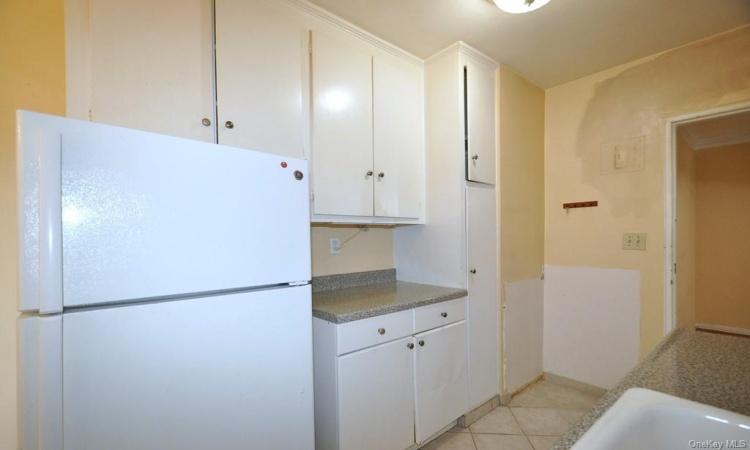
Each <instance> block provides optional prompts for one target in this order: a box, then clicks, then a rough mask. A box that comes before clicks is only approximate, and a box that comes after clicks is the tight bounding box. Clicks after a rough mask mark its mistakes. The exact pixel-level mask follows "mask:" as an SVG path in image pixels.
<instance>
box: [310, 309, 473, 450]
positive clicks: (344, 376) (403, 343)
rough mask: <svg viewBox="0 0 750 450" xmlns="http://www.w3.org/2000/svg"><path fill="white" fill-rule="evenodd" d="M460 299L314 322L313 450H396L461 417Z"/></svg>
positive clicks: (463, 357)
mask: <svg viewBox="0 0 750 450" xmlns="http://www.w3.org/2000/svg"><path fill="white" fill-rule="evenodd" d="M465 308H466V299H465V298H461V299H456V300H450V301H446V302H442V303H436V304H433V305H429V306H425V307H421V308H417V309H414V310H407V311H400V312H396V313H392V314H386V315H382V316H376V317H372V318H368V319H363V320H358V321H354V322H347V323H343V324H334V323H331V322H327V321H325V320H322V319H318V318H314V319H313V342H314V354H315V361H314V366H315V367H314V369H315V421H316V425H315V426H316V430H315V440H316V448H318V449H320V450H327V449H340V450H344V449H356V450H369V449H372V450H403V449H406V448H409V447H411V446H413V445H414V444H415V443H421V442H424V441H425V440H427V439H428V438H430V437H431V436H433V435H434V434H435V433H437V432H439V431H441V430H442V429H443V428H444V427H446V426H448V425H449V424H450V423H451V422H452V421H454V420H456V419H457V418H458V417H460V416H461V415H462V414H464V413H465V412H466V411H467V408H468V404H467V378H466V377H467V359H466V321H465V320H464V319H465V317H464V312H465Z"/></svg>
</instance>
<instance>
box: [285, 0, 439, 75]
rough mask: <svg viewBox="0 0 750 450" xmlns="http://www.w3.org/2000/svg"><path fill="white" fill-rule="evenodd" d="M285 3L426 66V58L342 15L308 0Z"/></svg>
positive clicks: (393, 53) (418, 64) (376, 45)
mask: <svg viewBox="0 0 750 450" xmlns="http://www.w3.org/2000/svg"><path fill="white" fill-rule="evenodd" d="M281 1H283V2H284V3H286V4H288V5H289V6H291V7H293V8H296V9H297V10H299V11H301V12H302V13H304V14H307V15H309V16H313V17H314V18H316V19H318V20H321V21H323V22H325V23H327V24H329V25H332V26H334V27H336V28H338V29H340V30H342V31H344V32H346V33H349V34H351V35H352V36H354V37H356V38H358V39H361V40H363V41H365V42H367V43H368V44H371V45H373V46H374V47H377V48H378V49H380V50H383V51H385V52H388V53H390V54H392V55H394V56H396V57H398V58H401V59H403V60H405V61H407V62H410V63H412V64H414V65H416V66H418V67H424V60H422V59H421V58H419V57H417V56H414V55H412V54H411V53H409V52H407V51H406V50H403V49H401V48H399V47H396V46H395V45H393V44H391V43H390V42H387V41H384V40H383V39H381V38H379V37H377V36H375V35H374V34H372V33H369V32H367V31H365V30H363V29H362V28H359V27H358V26H356V25H354V24H353V23H351V22H347V21H346V20H344V19H342V18H341V17H339V16H337V15H335V14H333V13H330V12H328V11H326V10H325V9H323V8H321V7H319V6H317V5H314V4H312V3H310V2H308V1H305V0H281Z"/></svg>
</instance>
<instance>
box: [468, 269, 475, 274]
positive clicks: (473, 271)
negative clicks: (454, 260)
mask: <svg viewBox="0 0 750 450" xmlns="http://www.w3.org/2000/svg"><path fill="white" fill-rule="evenodd" d="M469 272H471V273H477V269H471V270H470V271H469Z"/></svg>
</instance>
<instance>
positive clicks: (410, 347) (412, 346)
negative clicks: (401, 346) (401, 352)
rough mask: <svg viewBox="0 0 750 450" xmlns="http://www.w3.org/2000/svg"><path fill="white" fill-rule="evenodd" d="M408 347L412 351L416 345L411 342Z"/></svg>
mask: <svg viewBox="0 0 750 450" xmlns="http://www.w3.org/2000/svg"><path fill="white" fill-rule="evenodd" d="M406 346H407V347H409V350H411V349H413V348H414V344H412V343H411V342H409V343H408V344H406Z"/></svg>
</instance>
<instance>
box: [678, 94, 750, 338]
mask: <svg viewBox="0 0 750 450" xmlns="http://www.w3.org/2000/svg"><path fill="white" fill-rule="evenodd" d="M746 111H750V101H745V102H739V103H731V104H728V105H723V106H719V107H715V108H709V109H704V110H700V111H693V112H690V113H685V114H680V115H676V116H670V117H667V118H665V119H664V139H665V145H664V149H665V159H664V161H665V164H664V335H665V336H666V335H667V334H669V333H670V332H671V331H672V330H673V329H674V328H675V327H676V326H677V288H676V284H675V282H676V279H677V276H676V274H677V271H676V264H677V252H676V248H677V229H676V226H677V127H678V126H680V125H685V124H688V123H691V122H699V121H701V120H706V119H714V118H717V117H722V116H729V115H732V114H736V113H741V112H746Z"/></svg>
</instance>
